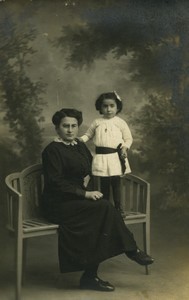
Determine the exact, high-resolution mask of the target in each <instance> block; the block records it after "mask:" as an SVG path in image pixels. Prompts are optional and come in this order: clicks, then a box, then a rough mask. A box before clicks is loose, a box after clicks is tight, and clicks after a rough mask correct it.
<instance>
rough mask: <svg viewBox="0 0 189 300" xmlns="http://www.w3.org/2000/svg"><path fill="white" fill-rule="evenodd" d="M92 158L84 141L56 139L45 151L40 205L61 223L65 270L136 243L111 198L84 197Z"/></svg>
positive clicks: (61, 255) (83, 266) (61, 256)
mask: <svg viewBox="0 0 189 300" xmlns="http://www.w3.org/2000/svg"><path fill="white" fill-rule="evenodd" d="M91 161H92V156H91V154H90V152H89V150H88V149H87V147H86V146H85V144H84V143H81V142H78V144H77V145H74V146H72V145H65V144H64V143H58V142H52V143H50V144H49V145H48V146H47V147H46V148H45V149H44V151H43V153H42V163H43V168H44V181H45V185H44V193H43V202H42V209H43V212H44V215H45V216H46V217H47V218H48V219H49V220H50V221H52V222H55V223H58V224H60V228H59V239H58V250H59V263H60V270H61V272H72V271H80V270H85V269H86V268H87V267H88V266H90V265H94V264H98V263H100V262H102V261H104V260H105V259H107V258H110V257H113V256H115V255H118V254H121V253H124V252H125V251H132V250H136V248H137V246H136V243H135V240H134V239H133V235H132V233H130V231H129V230H128V229H127V227H126V226H125V224H124V222H123V220H122V218H121V216H120V214H119V212H117V210H116V209H115V208H114V207H113V205H112V204H111V203H110V202H109V201H107V200H105V199H100V200H97V201H94V200H90V199H85V198H84V195H85V191H86V189H85V187H84V186H83V180H84V177H85V176H86V175H87V174H90V172H91Z"/></svg>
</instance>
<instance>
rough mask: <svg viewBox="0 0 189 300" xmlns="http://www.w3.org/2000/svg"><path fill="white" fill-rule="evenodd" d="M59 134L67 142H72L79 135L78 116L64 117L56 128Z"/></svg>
mask: <svg viewBox="0 0 189 300" xmlns="http://www.w3.org/2000/svg"><path fill="white" fill-rule="evenodd" d="M56 131H57V133H58V135H59V136H60V137H61V138H62V139H63V140H64V141H66V142H72V141H73V140H74V139H75V138H76V137H77V135H78V121H77V119H76V118H72V117H64V118H63V119H62V120H61V121H60V125H59V127H58V128H57V129H56Z"/></svg>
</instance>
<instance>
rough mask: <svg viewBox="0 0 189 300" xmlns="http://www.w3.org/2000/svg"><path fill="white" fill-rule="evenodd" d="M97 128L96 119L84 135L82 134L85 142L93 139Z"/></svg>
mask: <svg viewBox="0 0 189 300" xmlns="http://www.w3.org/2000/svg"><path fill="white" fill-rule="evenodd" d="M95 130H96V121H95V120H94V121H93V122H92V123H91V125H90V127H89V128H88V129H87V131H86V133H85V134H84V135H82V136H81V139H82V141H83V142H84V143H86V142H88V141H89V140H91V139H92V138H93V137H94V135H95Z"/></svg>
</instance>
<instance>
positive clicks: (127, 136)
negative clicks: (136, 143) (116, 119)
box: [121, 121, 133, 149]
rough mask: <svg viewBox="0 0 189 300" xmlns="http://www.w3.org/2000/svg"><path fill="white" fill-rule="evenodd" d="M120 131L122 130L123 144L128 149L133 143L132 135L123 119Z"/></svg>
mask: <svg viewBox="0 0 189 300" xmlns="http://www.w3.org/2000/svg"><path fill="white" fill-rule="evenodd" d="M121 131H122V135H123V140H124V144H123V146H124V147H126V148H127V149H129V148H130V147H131V145H132V143H133V137H132V134H131V131H130V129H129V126H128V125H127V123H126V122H125V121H123V123H122V126H121Z"/></svg>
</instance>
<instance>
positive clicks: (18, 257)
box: [15, 237, 23, 300]
mask: <svg viewBox="0 0 189 300" xmlns="http://www.w3.org/2000/svg"><path fill="white" fill-rule="evenodd" d="M22 255H23V240H22V238H20V237H18V238H17V243H16V255H15V258H16V259H15V264H16V291H15V292H16V295H15V296H16V297H15V298H16V300H21V287H22Z"/></svg>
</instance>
